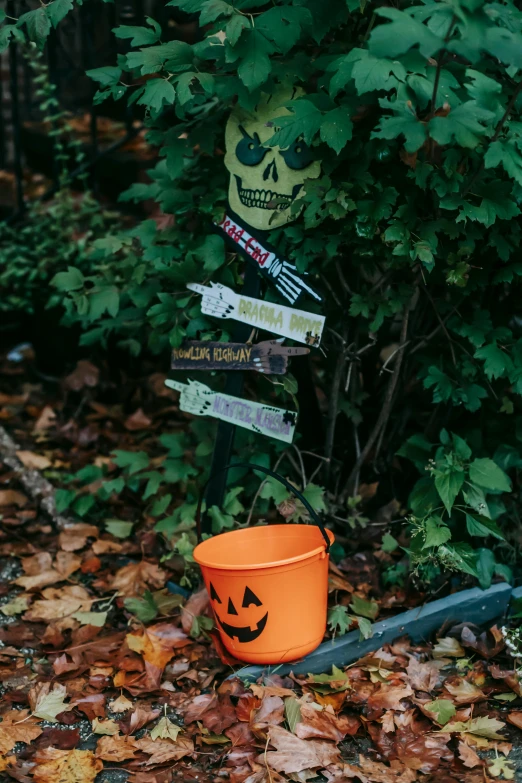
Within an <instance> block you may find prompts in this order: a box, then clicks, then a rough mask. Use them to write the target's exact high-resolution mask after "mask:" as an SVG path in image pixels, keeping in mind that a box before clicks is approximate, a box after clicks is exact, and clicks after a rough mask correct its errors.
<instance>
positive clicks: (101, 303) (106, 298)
mask: <svg viewBox="0 0 522 783" xmlns="http://www.w3.org/2000/svg"><path fill="white" fill-rule="evenodd" d="M119 309H120V293H119V291H118V289H117V288H116V286H107V288H101V289H99V290H96V289H94V290H93V291H92V292H91V293H90V294H89V316H90V318H91V319H92V320H95V319H98V318H100V316H102V315H103V314H104V313H108V314H109V315H112V317H113V318H114V317H115V316H117V315H118V311H119Z"/></svg>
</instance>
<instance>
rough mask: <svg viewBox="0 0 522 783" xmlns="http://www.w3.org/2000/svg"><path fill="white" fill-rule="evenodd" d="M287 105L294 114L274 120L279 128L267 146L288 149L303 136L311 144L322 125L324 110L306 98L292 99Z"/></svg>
mask: <svg viewBox="0 0 522 783" xmlns="http://www.w3.org/2000/svg"><path fill="white" fill-rule="evenodd" d="M287 107H288V108H289V109H290V110H291V112H292V114H291V115H290V116H288V115H285V116H282V117H277V118H276V119H274V120H273V124H274V126H275V127H276V128H278V130H277V131H276V132H275V133H274V135H273V136H271V137H270V138H269V139H268V141H267V142H266V146H270V147H281V148H282V149H286V147H289V146H290V145H291V144H293V142H294V141H296V139H299V138H301V137H302V138H303V139H304V140H305V141H306V143H307V144H311V142H312V139H313V137H314V136H315V134H316V133H317V131H318V130H319V128H320V127H321V122H322V119H323V114H322V112H321V111H320V110H319V109H318V108H317V107H316V106H315V104H313V103H312V102H311V101H309V100H307V99H306V98H298V99H297V100H295V101H291V102H290V103H288V104H287Z"/></svg>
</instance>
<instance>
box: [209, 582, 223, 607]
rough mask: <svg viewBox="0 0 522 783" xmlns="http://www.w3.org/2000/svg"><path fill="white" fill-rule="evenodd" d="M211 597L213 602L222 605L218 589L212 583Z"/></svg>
mask: <svg viewBox="0 0 522 783" xmlns="http://www.w3.org/2000/svg"><path fill="white" fill-rule="evenodd" d="M210 597H211V599H212V600H213V601H217V603H218V604H220V603H221V598H220V597H219V595H218V594H217V593H216V588H215V587H214V585H213V584H212V582H211V583H210Z"/></svg>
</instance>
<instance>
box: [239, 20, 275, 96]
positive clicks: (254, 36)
mask: <svg viewBox="0 0 522 783" xmlns="http://www.w3.org/2000/svg"><path fill="white" fill-rule="evenodd" d="M239 49H240V50H241V51H240V54H241V61H240V63H239V67H238V69H237V74H238V76H239V78H240V79H241V81H242V82H243V84H244V85H245V87H246V88H247V89H248V90H250V91H252V90H255V89H256V88H257V87H261V85H262V84H264V83H265V81H266V80H267V78H268V76H269V75H270V72H271V70H272V64H271V62H270V57H269V56H268V55H269V54H272V52H273V46H272V44H271V43H270V42H269V41H268V40H267V39H266V38H265V36H264V35H262V34H261V33H260V32H258V31H257V30H256V29H255V28H253V29H250V30H247V31H245V33H244V34H243V35H242V36H241V39H240V41H239V43H238V46H237V47H236V50H239Z"/></svg>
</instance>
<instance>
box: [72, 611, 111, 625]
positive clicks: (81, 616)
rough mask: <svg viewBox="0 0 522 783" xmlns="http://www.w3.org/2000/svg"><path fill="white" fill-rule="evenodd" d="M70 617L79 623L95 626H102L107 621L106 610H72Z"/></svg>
mask: <svg viewBox="0 0 522 783" xmlns="http://www.w3.org/2000/svg"><path fill="white" fill-rule="evenodd" d="M71 617H74V619H75V620H78V622H79V623H80V625H94V627H95V628H103V626H104V625H105V623H106V621H107V612H74V614H72V615H71Z"/></svg>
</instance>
